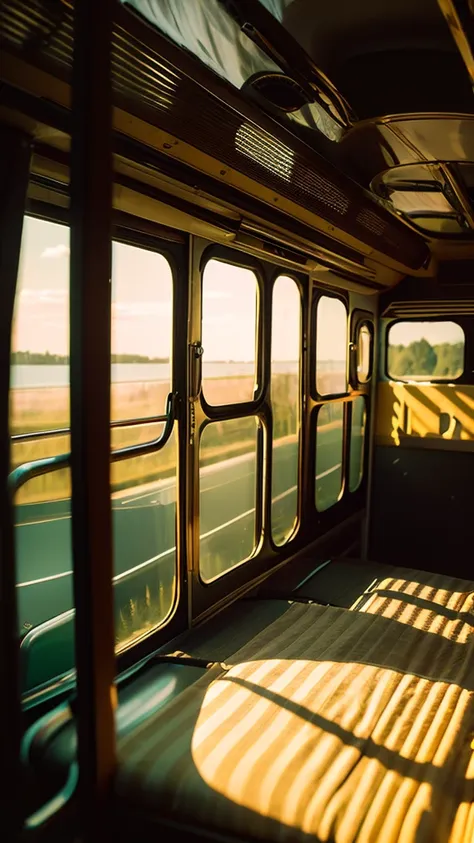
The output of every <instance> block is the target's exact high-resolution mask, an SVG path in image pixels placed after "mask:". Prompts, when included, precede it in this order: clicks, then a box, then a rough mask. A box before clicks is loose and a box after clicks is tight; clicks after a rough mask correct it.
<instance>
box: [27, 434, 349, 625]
mask: <svg viewBox="0 0 474 843" xmlns="http://www.w3.org/2000/svg"><path fill="white" fill-rule="evenodd" d="M338 441H339V443H340V433H338V431H335V430H332V429H328V431H327V432H324V435H323V432H322V433H321V434H320V439H319V442H318V450H319V456H318V472H319V475H318V479H317V486H318V488H319V489H320V491H319V494H323V495H329V496H334V493H335V496H336V497H337V493H338V490H339V488H340V462H341V453H340V447H338ZM295 463H296V444H295V443H292V442H290V443H285V444H282V445H280V446H279V447H277V448H275V450H274V483H273V490H272V500H273V507H274V510H273V511H274V521H273V523H274V529H275V531H276V534H277V538H278V536H282V537H283V535H284V533H285V531H286V532H289V531H290V529H291V524H292V521H293V518H294V513H295V508H296V493H297V489H296V474H295V470H296V469H295ZM255 469H256V463H255V458H254V457H253V455H244V456H243V457H238V458H234V459H230V460H226V461H223V462H220V463H217V464H215V465H213V466H210V467H208V468H206V469H204V470H203V472H202V476H201V490H200V530H201V550H200V560H201V562H200V564H201V572H202V574H203V577H204V579H210V578H212V577H213V576H215V575H216V574H218V573H220V572H222V571H223V570H225V569H227V568H230V567H232V566H233V565H234V564H236V563H238V562H239V561H241V560H242V559H244V558H246V557H247V556H248V555H249V553H250V552H251V551H252V549H253V547H254V541H255V485H256V484H255ZM321 490H322V491H321ZM69 507H70V502H69V500H63V501H50V502H45V503H41V504H27V505H23V506H19V507H17V509H16V551H17V552H16V556H17V571H18V576H17V582H18V586H17V588H18V608H19V625H20V630H21V632H22V633H24V632H25V630H27V629H29V628H31V627H33V626H37V625H38V624H40V623H42V622H43V621H46V620H49V619H50V618H52V617H54V616H56V615H58V614H60V613H62V612H65V611H67V610H69V609H71V608H72V606H73V595H72V558H71V521H70V515H69ZM175 515H176V485H175V483H174V481H173V480H172V479H171V478H170V479H168V480H166V481H160V482H158V483H156V484H154V485H150V484H149V485H147V486H144V487H137V488H135V489H134V490H131V491H127V492H123V493H121V494H120V496H117V497H114V499H113V528H114V554H115V572H116V588H117V587H118V585H119V584H120V583H121V582H122V584H123V586H124V587H125V580H126V581H127V582H129V581H130V576H131V575H130V572H133V571H136V572H138V571H140V570H142V571H145V570H148V569H150V568H151V567H152V566H153V567H156V566H158V565H159V572H160V577H161V578H162V579H163V581H168V582H172V579H173V576H174V569H175Z"/></svg>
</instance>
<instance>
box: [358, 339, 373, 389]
mask: <svg viewBox="0 0 474 843" xmlns="http://www.w3.org/2000/svg"><path fill="white" fill-rule="evenodd" d="M371 357H372V333H371V331H370V328H369V326H368V325H361V326H360V328H359V335H358V337H357V380H358V381H359V383H367V381H368V380H369V377H370V371H371Z"/></svg>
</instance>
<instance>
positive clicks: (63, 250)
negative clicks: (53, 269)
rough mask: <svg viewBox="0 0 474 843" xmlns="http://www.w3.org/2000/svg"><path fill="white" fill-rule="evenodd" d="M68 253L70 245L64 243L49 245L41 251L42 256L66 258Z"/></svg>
mask: <svg viewBox="0 0 474 843" xmlns="http://www.w3.org/2000/svg"><path fill="white" fill-rule="evenodd" d="M66 255H69V246H66V245H65V244H64V243H58V245H57V246H47V247H46V249H44V250H43V251H42V252H41V257H42V258H64V257H66Z"/></svg>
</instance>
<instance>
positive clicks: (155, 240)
mask: <svg viewBox="0 0 474 843" xmlns="http://www.w3.org/2000/svg"><path fill="white" fill-rule="evenodd" d="M24 216H25V217H33V218H34V219H40V220H43V221H44V222H51V223H55V224H59V225H64V226H66V227H68V228H70V226H71V220H70V214H69V210H68V209H65V208H64V207H62V206H60V205H55V204H53V203H43V202H37V201H35V200H28V201H27V203H26V206H25V209H24ZM112 241H117V242H121V243H124V244H126V245H131V246H134V247H136V248H143V249H147V250H148V251H152V252H157V253H159V254H161V255H163V256H164V257H165V258H166V260H167V261H168V263H169V265H170V269H171V276H172V296H173V299H172V301H173V310H172V357H171V367H170V386H171V390H172V393H173V394H174V395H176V394H178V395H183V396H185V395H186V377H187V375H186V371H187V348H186V341H184V342H183V334H182V325H183V324H184V325H186V324H187V320H188V302H187V297H186V294H185V290H186V288H187V284H188V272H189V269H188V267H189V237H188V235H186V234H183V233H181V232H177V231H175V230H174V229H168V228H166V227H165V226H162V225H158V224H155V223H153V222H150V221H148V220H142V219H141V218H138V217H137V218H135V217H131V216H129V215H127V214H125V213H123V212H121V211H118V210H114V212H113V228H112V232H111V242H112ZM69 283H70V281H69ZM18 291H19V285H18V283H17V287H16V291H15V297H16V295H17V294H18ZM10 365H11V364H10ZM67 386H68V388H69V389H70V383H68V385H67ZM178 403H179V398H178ZM175 416H176V414H175ZM181 416H182V414H181V413H179V412H178V413H177V416H176V417H175V420H174V425H173V426H174V427H175V428H176V435H177V462H176V484H177V488H180V487H181V488H184V485H185V477H186V468H185V459H186V444H187V443H186V435H185V431H184V427H183V421H184V420H183V419H182V417H181ZM154 418H155V417H154V416H151V417H149V418H147V419H145V420H142V419H140V421H141V422H142V423H144V424H145V423H146V424H149V423H150V421H151V422H153V420H154ZM131 421H133V420H128V419H124V420H117V421H114V422H113V427H114V428H117V427H120V426H129V425H130V423H131ZM111 427H112V420H111ZM65 432H69V428H68V429H67V431H65ZM37 434H39V435H40V438H44V436H45V435H47V436H50V435H57V431H55V430H51V431H49V430H48V431H45V432H44V431H36V432H34V436H36V435H37ZM20 436H21V434H20ZM30 438H31V437H30ZM153 442H154V440H152V441H151V442H149V443H145V447H147V446H148V447H149V446H150V445H152V444H153ZM132 447H135V446H132ZM138 447H143V446H138ZM158 450H160V448H159V449H158ZM130 456H132V454H130ZM35 462H36V461H35ZM23 465H25V464H23ZM53 470H54V469H53ZM32 476H35V475H32ZM28 479H29V478H28ZM28 479H27V480H26V481H25V482H28ZM20 488H21V486H20ZM12 494H14V492H13V490H12ZM180 510H183V511H180ZM183 513H184V508H183V504H182V503H181V504H178V502H177V507H176V519H175V521H176V524H175V534H176V552H175V577H176V581H175V589H174V599H173V603H172V606H171V607H170V610H169V612H168V614H167V615H166V617H165V618H164V619H163V621H162V622H161V623H160V624H159V625H158V626H156V627H155V628H153V629H151V630H150V631H147V632H145V633H143V635H141V636H137V638H136V640H134V641H132V642H130V643H129V644H128V645H127V646H123V647H120V646H119V647H118V648H117V650H116V665H117V671H116V675H117V676H120V675H122V674H123V673H124V672H126V671H128V670H134V669H135V668H136V666H137V665H138V664H140V662H141V661H142V660H143V659H145V658H147V657H148V656H149V655H150V654H151V653H153V652H154V651H155V650H156V648H157V647H159V646H161V645H162V644H165V643H166V642H167V641H169V640H171V639H172V638H173V637H175V636H176V635H178V634H179V633H181V632H182V631H183V630H184V629H185V628H186V619H187V588H186V570H185V568H186V566H185V564H183V561H181V564H180V562H179V559H180V557H181V560H185V558H186V523H185V518H183ZM73 613H74V607H73V608H72V609H71V610H69V611H68V612H65V613H62V614H60V615H55V616H53V617H52V618H51V619H50V620H48V621H45V622H44V623H43V624H39V625H36V626H35V627H33V628H32V629H31V630H29V631H28V632H27V633H26V635H25V636H24V637H23V638H22V646H23V647H24V648H27V649H28V650H29V647H30V644H31V645H33V642H34V641H35V640H36V637H37V635H38V634H39V632H38V631H39V630H41V632H45V631H47V628H49V627H50V626H52V625H54V624H55V623H57V621H58V619H62V620H64V621H68V620H70V617H69V616H70V615H71V617H73ZM75 677H76V667H75V665H74V666H73V667H72V668H71V670H70V671H69V670H68V671H67V672H66V673H63V674H60V675H55V676H53V677H51V679H50V680H48V681H47V683H45V684H44V685H41V686H37V687H34V688H31V689H29V690H27V691H22V706H23V709H24V710H25V711H27V710H28V709H29V708H32V707H35V706H37V705H38V704H41V703H42V702H44V701H46V700H50V699H56V698H62V697H63V696H64V694H66V693H69V692H70V691H71V690H72V689H73V688H74V687H75V686H76V678H75Z"/></svg>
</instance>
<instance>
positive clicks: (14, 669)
mask: <svg viewBox="0 0 474 843" xmlns="http://www.w3.org/2000/svg"><path fill="white" fill-rule="evenodd" d="M0 148H1V150H2V154H1V155H0V196H1V197H2V198H1V202H0V706H1V708H0V724H1V734H0V746H1V751H0V758H1V763H0V767H1V775H0V779H1V782H2V811H1V813H2V825H3V827H4V828H5V833H6V835H7V837H8V839H11V840H14V839H15V836H16V834H17V832H18V830H19V827H20V823H21V812H20V801H19V793H20V787H19V784H20V782H19V773H20V769H19V758H20V740H21V708H20V686H19V674H18V662H19V640H18V620H17V605H16V571H15V546H14V532H13V502H12V500H11V498H10V495H9V492H8V484H7V480H8V474H9V471H10V430H9V389H10V342H11V328H12V319H13V307H14V303H15V291H16V279H17V274H18V262H19V257H20V246H21V232H22V227H23V215H24V210H25V199H26V191H27V188H28V177H29V169H30V156H31V142H30V139H29V138H27V137H26V136H25V135H24V134H22V133H21V132H18V131H16V130H14V129H7V128H6V127H1V128H0Z"/></svg>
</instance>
